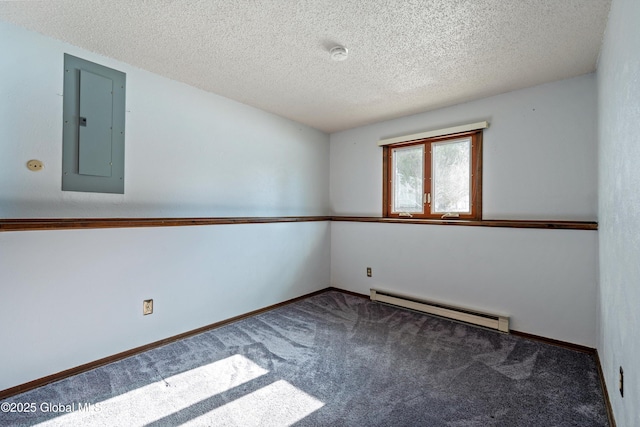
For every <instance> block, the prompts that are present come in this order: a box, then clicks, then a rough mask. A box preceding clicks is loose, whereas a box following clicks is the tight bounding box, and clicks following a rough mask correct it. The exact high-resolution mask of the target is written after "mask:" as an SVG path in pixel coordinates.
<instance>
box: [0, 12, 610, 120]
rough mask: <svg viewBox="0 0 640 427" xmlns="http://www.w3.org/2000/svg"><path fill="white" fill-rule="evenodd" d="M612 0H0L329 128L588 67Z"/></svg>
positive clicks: (29, 16)
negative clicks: (344, 51) (335, 55)
mask: <svg viewBox="0 0 640 427" xmlns="http://www.w3.org/2000/svg"><path fill="white" fill-rule="evenodd" d="M610 3H611V2H610V0H413V1H411V0H406V1H402V0H360V1H356V0H181V1H179V0H175V1H172V0H147V1H141V0H136V1H134V0H106V1H102V0H49V1H2V2H0V19H2V20H5V21H8V22H12V23H15V24H18V25H21V26H23V27H25V28H28V29H31V30H35V31H38V32H40V33H43V34H45V35H47V36H51V37H54V38H57V39H60V40H64V41H66V42H69V43H71V44H73V45H76V46H80V47H82V48H85V49H87V50H90V51H93V52H97V53H100V54H103V55H106V56H109V57H112V58H115V59H118V60H120V61H123V62H126V63H129V64H132V65H135V66H137V67H140V68H143V69H146V70H149V71H152V72H154V73H157V74H160V75H163V76H166V77H170V78H172V79H175V80H179V81H182V82H185V83H188V84H190V85H193V86H196V87H199V88H201V89H204V90H207V91H210V92H214V93H216V94H219V95H222V96H225V97H228V98H231V99H235V100H237V101H240V102H243V103H246V104H249V105H253V106H255V107H258V108H261V109H263V110H266V111H270V112H273V113H275V114H278V115H281V116H284V117H288V118H290V119H293V120H296V121H298V122H301V123H305V124H307V125H310V126H312V127H315V128H317V129H321V130H323V131H326V132H334V131H338V130H343V129H348V128H351V127H355V126H360V125H363V124H368V123H373V122H377V121H380V120H385V119H390V118H394V117H399V116H404V115H407V114H412V113H417V112H422V111H427V110H431V109H435V108H440V107H443V106H447V105H452V104H456V103H460V102H464V101H469V100H473V99H478V98H482V97H485V96H489V95H494V94H498V93H502V92H506V91H510V90H514V89H519V88H524V87H528V86H533V85H536V84H540V83H544V82H549V81H554V80H559V79H563V78H568V77H572V76H576V75H579V74H584V73H588V72H591V71H594V70H595V67H596V61H597V58H598V53H599V50H600V44H601V40H602V36H603V32H604V29H605V25H606V20H607V15H608V11H609V6H610ZM336 44H343V45H344V46H346V47H347V48H348V49H349V58H348V59H347V60H346V61H343V62H334V61H332V60H331V59H330V56H329V49H330V48H331V47H333V46H334V45H336Z"/></svg>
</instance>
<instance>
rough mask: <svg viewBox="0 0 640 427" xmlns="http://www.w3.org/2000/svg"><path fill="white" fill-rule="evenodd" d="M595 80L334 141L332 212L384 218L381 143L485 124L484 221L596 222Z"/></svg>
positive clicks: (398, 122)
mask: <svg viewBox="0 0 640 427" xmlns="http://www.w3.org/2000/svg"><path fill="white" fill-rule="evenodd" d="M596 95H597V94H596V83H595V75H593V74H587V75H583V76H580V77H575V78H573V79H568V80H561V81H558V82H554V83H549V84H545V85H540V86H535V87H532V88H529V89H524V90H518V91H513V92H509V93H505V94H503V95H498V96H493V97H490V98H485V99H481V100H479V101H474V102H469V103H466V104H460V105H456V106H453V107H449V108H444V109H441V110H436V111H432V112H428V113H424V114H416V115H412V116H407V117H403V118H400V119H395V120H390V121H386V122H380V123H376V124H373V125H369V126H363V127H360V128H356V129H351V130H347V131H344V132H339V133H335V134H332V135H331V208H332V211H333V212H334V213H335V214H340V215H369V216H381V214H382V148H381V147H378V146H377V142H378V140H379V139H382V138H387V137H392V136H399V135H406V134H412V133H417V132H420V131H425V130H431V129H439V128H444V127H449V126H452V125H458V124H466V123H472V122H478V121H482V120H488V121H489V122H490V127H489V128H488V129H486V130H485V131H484V135H483V146H484V149H483V163H484V174H483V192H484V197H483V218H484V219H546V220H551V219H556V220H563V219H566V220H585V221H594V220H595V219H596V218H597V191H596V190H597V182H598V181H597V173H596V168H597V157H596V155H597V123H596V120H597V102H596V101H597V100H596Z"/></svg>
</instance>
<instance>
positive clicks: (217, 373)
mask: <svg viewBox="0 0 640 427" xmlns="http://www.w3.org/2000/svg"><path fill="white" fill-rule="evenodd" d="M268 372H269V371H267V370H265V369H263V368H261V367H260V366H258V365H257V364H255V363H254V362H252V361H251V360H249V359H247V358H246V357H244V356H241V355H239V354H236V355H233V356H230V357H227V358H226V359H222V360H219V361H217V362H213V363H210V364H208V365H205V366H201V367H199V368H195V369H191V370H189V371H186V372H182V373H180V374H177V375H174V376H172V377H169V378H167V379H166V380H160V381H157V382H155V383H152V384H148V385H145V386H143V387H140V388H137V389H135V390H131V391H130V392H127V393H124V394H121V395H118V396H115V397H112V398H111V399H107V400H104V401H102V402H99V403H96V404H95V405H92V406H90V407H87V408H84V409H85V410H83V409H82V406H81V405H82V403H83V402H61V403H64V404H65V405H67V404H74V405H75V406H74V412H70V413H68V414H65V415H63V416H61V417H57V418H54V419H51V420H48V421H45V422H43V423H40V424H38V425H39V426H57V425H122V426H124V425H128V426H136V425H145V424H148V423H151V422H153V421H156V420H158V419H161V418H163V417H166V416H168V415H171V414H173V413H175V412H178V411H180V410H182V409H185V408H187V407H189V406H192V405H194V404H196V403H198V402H200V401H202V400H203V399H206V398H208V397H211V396H214V395H216V394H220V393H223V392H225V391H227V390H230V389H232V388H234V387H237V386H239V385H241V384H244V383H246V382H248V381H251V380H253V379H255V378H258V377H260V376H262V375H265V374H267V373H268Z"/></svg>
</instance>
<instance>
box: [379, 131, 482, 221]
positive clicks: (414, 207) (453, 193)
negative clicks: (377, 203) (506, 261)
mask: <svg viewBox="0 0 640 427" xmlns="http://www.w3.org/2000/svg"><path fill="white" fill-rule="evenodd" d="M383 153H384V154H383V156H384V158H383V165H384V172H383V176H384V186H383V203H384V208H383V216H385V217H390V218H393V217H397V218H430V219H441V218H460V219H481V217H482V130H476V131H472V132H463V133H457V134H450V135H444V136H437V137H432V138H425V139H419V140H414V141H407V142H401V143H396V144H390V145H385V146H384V147H383Z"/></svg>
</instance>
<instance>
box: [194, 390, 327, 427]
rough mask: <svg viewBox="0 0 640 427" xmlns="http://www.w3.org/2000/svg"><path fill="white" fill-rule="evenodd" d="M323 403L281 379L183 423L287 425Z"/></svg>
mask: <svg viewBox="0 0 640 427" xmlns="http://www.w3.org/2000/svg"><path fill="white" fill-rule="evenodd" d="M323 406H324V403H322V402H321V401H319V400H318V399H316V398H314V397H312V396H309V395H308V394H307V393H305V392H303V391H302V390H300V389H298V388H296V387H294V386H292V385H291V384H289V383H288V382H287V381H284V380H279V381H276V382H274V383H272V384H269V385H268V386H265V387H262V388H261V389H258V390H256V391H254V392H252V393H249V394H247V395H245V396H243V397H241V398H239V399H236V400H234V401H233V402H229V403H227V404H226V405H223V406H221V407H219V408H216V409H214V410H213V411H210V412H208V413H206V414H204V415H202V416H200V417H198V418H195V419H193V420H191V421H190V422H187V423H185V424H183V425H185V426H194V427H195V426H202V425H216V426H242V427H253V426H256V427H286V426H291V425H293V424H295V423H296V422H298V421H300V420H301V419H303V418H304V417H306V416H307V415H309V414H311V413H312V412H314V411H317V410H318V409H320V408H322V407H323Z"/></svg>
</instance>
